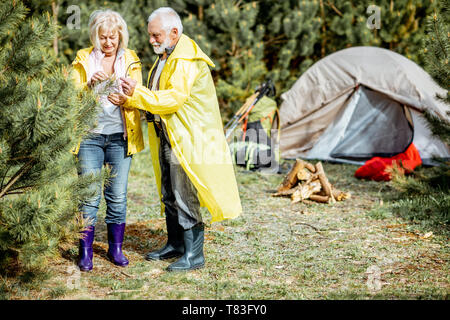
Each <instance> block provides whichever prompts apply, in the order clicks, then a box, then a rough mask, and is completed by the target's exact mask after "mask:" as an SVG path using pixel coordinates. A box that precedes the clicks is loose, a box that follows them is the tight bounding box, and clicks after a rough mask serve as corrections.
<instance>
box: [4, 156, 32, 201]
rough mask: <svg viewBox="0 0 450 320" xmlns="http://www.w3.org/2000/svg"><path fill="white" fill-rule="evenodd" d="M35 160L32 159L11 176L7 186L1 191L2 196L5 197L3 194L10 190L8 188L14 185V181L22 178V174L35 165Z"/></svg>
mask: <svg viewBox="0 0 450 320" xmlns="http://www.w3.org/2000/svg"><path fill="white" fill-rule="evenodd" d="M33 162H34V160H33V159H32V160H30V161H28V162H27V163H25V164H24V165H23V166H22V168H20V169H19V170H17V172H16V173H15V174H14V176H12V177H11V179H10V180H9V181H8V183H7V184H6V186H5V188H3V190H1V192H0V198H3V196H4V195H5V194H6V193H7V192H8V190H9V189H10V188H11V187H12V186H13V185H14V183H16V182H17V180H19V179H20V177H21V176H23V175H24V174H25V173H27V172H28V171H29V170H30V169H31V167H32V166H33Z"/></svg>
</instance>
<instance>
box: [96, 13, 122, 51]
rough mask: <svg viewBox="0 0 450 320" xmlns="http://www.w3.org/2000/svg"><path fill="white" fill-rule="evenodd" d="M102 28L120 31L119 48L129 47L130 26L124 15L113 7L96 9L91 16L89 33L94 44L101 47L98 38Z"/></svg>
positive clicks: (98, 47)
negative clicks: (112, 8) (113, 9)
mask: <svg viewBox="0 0 450 320" xmlns="http://www.w3.org/2000/svg"><path fill="white" fill-rule="evenodd" d="M100 29H103V30H108V31H115V30H117V32H118V33H119V38H120V40H119V48H123V49H126V48H127V47H128V39H129V36H128V28H127V23H126V22H125V20H124V19H123V18H122V16H121V15H120V14H119V13H118V12H116V11H112V10H111V9H106V10H95V11H94V12H92V13H91V16H90V17H89V35H90V39H91V43H92V45H93V46H94V47H95V48H97V49H100V47H101V46H100V41H99V39H98V37H99V32H100Z"/></svg>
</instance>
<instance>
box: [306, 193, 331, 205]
mask: <svg viewBox="0 0 450 320" xmlns="http://www.w3.org/2000/svg"><path fill="white" fill-rule="evenodd" d="M309 200H313V201H316V202H321V203H328V202H329V201H330V197H329V196H319V195H318V194H312V195H311V196H310V197H309Z"/></svg>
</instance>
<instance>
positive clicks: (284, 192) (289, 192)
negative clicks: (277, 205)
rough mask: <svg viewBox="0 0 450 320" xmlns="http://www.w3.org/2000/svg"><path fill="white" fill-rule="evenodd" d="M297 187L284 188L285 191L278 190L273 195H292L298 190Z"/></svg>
mask: <svg viewBox="0 0 450 320" xmlns="http://www.w3.org/2000/svg"><path fill="white" fill-rule="evenodd" d="M297 188H298V186H297V187H294V188H292V189H288V190H284V191H277V192H276V193H274V194H272V197H285V196H290V195H292V194H293V193H294V192H295V191H296V190H297Z"/></svg>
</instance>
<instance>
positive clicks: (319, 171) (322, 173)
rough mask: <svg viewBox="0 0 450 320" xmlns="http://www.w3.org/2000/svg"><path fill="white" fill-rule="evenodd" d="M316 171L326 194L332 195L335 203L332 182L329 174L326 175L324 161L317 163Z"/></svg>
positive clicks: (332, 201) (332, 200)
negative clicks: (329, 179)
mask: <svg viewBox="0 0 450 320" xmlns="http://www.w3.org/2000/svg"><path fill="white" fill-rule="evenodd" d="M316 173H317V175H318V176H319V180H320V183H321V184H322V188H323V190H324V191H325V194H326V195H327V196H328V197H330V200H331V203H335V202H336V199H335V198H334V196H333V193H332V189H331V185H330V182H329V181H328V178H327V176H326V175H325V171H324V170H323V166H322V162H320V161H319V162H317V163H316Z"/></svg>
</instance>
